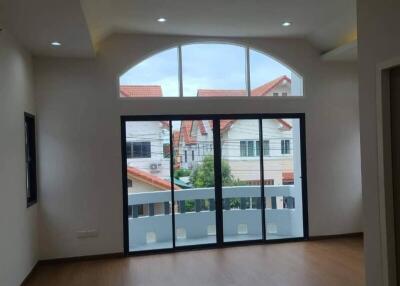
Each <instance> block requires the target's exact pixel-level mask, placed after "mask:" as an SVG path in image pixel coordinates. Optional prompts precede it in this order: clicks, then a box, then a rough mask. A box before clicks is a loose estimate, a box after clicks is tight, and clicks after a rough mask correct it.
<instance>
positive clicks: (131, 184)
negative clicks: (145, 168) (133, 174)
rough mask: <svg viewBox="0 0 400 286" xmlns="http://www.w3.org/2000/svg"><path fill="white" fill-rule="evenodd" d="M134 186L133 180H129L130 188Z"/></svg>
mask: <svg viewBox="0 0 400 286" xmlns="http://www.w3.org/2000/svg"><path fill="white" fill-rule="evenodd" d="M132 186H133V183H132V180H130V179H128V188H132Z"/></svg>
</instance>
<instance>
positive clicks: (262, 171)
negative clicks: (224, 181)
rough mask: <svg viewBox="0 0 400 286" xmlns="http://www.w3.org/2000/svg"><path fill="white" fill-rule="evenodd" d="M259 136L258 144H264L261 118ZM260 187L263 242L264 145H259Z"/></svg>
mask: <svg viewBox="0 0 400 286" xmlns="http://www.w3.org/2000/svg"><path fill="white" fill-rule="evenodd" d="M259 136H260V142H264V140H263V139H264V134H263V124H262V118H260V119H259ZM260 179H261V180H260V181H261V184H260V187H261V223H262V227H261V229H262V237H263V240H266V239H267V230H266V227H265V220H266V214H265V211H266V210H265V187H264V143H263V144H260Z"/></svg>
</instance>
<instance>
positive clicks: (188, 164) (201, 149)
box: [172, 120, 217, 247]
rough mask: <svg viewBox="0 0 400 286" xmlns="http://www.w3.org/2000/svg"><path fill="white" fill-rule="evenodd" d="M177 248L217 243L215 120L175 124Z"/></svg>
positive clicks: (176, 122) (173, 128)
mask: <svg viewBox="0 0 400 286" xmlns="http://www.w3.org/2000/svg"><path fill="white" fill-rule="evenodd" d="M172 130H173V146H174V147H173V150H174V162H173V166H174V185H175V188H174V190H175V191H174V200H175V245H176V246H177V247H179V246H188V245H199V244H210V243H216V233H217V230H216V215H215V174H214V140H213V126H212V121H211V120H184V121H172Z"/></svg>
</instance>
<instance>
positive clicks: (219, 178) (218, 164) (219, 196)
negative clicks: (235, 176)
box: [213, 120, 224, 246]
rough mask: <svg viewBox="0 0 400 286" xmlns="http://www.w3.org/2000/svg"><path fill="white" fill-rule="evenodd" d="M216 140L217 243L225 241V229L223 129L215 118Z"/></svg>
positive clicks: (214, 133) (214, 136) (214, 135)
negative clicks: (223, 207) (222, 156)
mask: <svg viewBox="0 0 400 286" xmlns="http://www.w3.org/2000/svg"><path fill="white" fill-rule="evenodd" d="M213 139H214V140H213V141H214V182H215V184H214V188H215V219H216V224H215V225H216V230H217V244H218V245H219V246H221V245H222V244H223V242H224V229H223V217H222V174H221V130H220V121H219V120H213Z"/></svg>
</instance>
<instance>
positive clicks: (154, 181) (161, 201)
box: [125, 121, 173, 251]
mask: <svg viewBox="0 0 400 286" xmlns="http://www.w3.org/2000/svg"><path fill="white" fill-rule="evenodd" d="M125 134H126V142H125V145H126V150H125V152H126V153H125V154H126V160H127V161H126V165H127V189H128V190H127V191H128V231H129V234H128V235H129V251H143V250H154V249H164V248H172V246H173V244H172V214H171V202H172V200H171V179H170V178H171V174H170V166H171V165H170V157H169V156H170V152H169V143H170V131H169V122H168V121H127V122H126V124H125Z"/></svg>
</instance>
